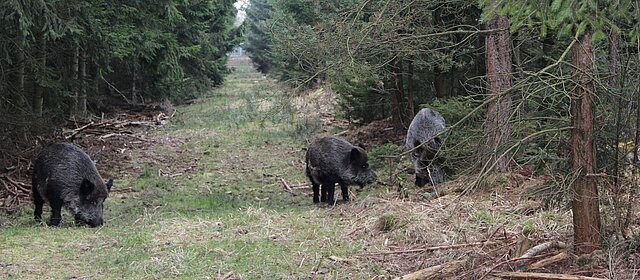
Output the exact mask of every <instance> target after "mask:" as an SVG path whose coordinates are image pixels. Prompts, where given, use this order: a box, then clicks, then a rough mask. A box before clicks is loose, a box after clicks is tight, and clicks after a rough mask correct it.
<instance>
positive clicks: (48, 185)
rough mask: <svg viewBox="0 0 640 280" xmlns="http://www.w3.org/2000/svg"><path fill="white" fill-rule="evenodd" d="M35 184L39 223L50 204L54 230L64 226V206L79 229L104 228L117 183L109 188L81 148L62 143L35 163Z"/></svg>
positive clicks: (110, 182)
mask: <svg viewBox="0 0 640 280" xmlns="http://www.w3.org/2000/svg"><path fill="white" fill-rule="evenodd" d="M32 184H33V185H32V188H31V189H32V195H33V202H34V204H35V212H34V217H35V219H36V221H40V220H41V219H42V206H43V204H44V202H45V201H46V202H48V203H49V206H50V207H51V218H50V219H49V223H48V224H49V225H51V226H58V225H60V222H61V221H62V214H61V210H62V206H64V207H65V208H67V209H69V211H70V212H71V213H72V214H73V216H74V219H75V222H76V224H77V225H82V224H87V225H89V226H91V227H96V226H100V225H102V224H103V222H104V220H103V216H102V210H103V203H104V201H105V199H106V198H107V196H108V195H109V191H110V190H111V187H112V185H113V179H109V182H107V183H106V184H105V182H104V181H103V180H102V177H100V174H98V170H97V169H96V166H95V164H94V162H93V161H92V160H91V159H90V158H89V156H88V155H87V154H86V153H85V152H83V151H82V150H81V149H80V148H78V147H77V146H75V145H73V144H68V143H60V144H53V145H51V146H49V147H47V148H45V149H44V150H42V151H41V152H40V153H39V154H38V156H37V158H36V159H35V161H34V167H33V176H32Z"/></svg>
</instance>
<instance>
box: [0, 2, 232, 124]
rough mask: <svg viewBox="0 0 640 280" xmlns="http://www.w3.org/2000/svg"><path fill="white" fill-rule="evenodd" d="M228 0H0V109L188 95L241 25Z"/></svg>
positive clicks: (33, 112) (207, 80)
mask: <svg viewBox="0 0 640 280" xmlns="http://www.w3.org/2000/svg"><path fill="white" fill-rule="evenodd" d="M233 2H234V1H233V0H202V1H149V0H140V1H119V0H116V1H104V0H91V1H88V0H70V1H56V0H25V1H1V2H0V30H1V31H2V32H1V33H0V93H1V94H2V99H1V100H0V114H2V115H3V117H4V116H7V117H9V118H11V117H15V116H42V115H45V116H47V118H46V119H48V118H51V117H53V116H69V115H74V116H81V115H85V114H87V113H88V112H91V111H98V110H100V109H103V108H108V107H110V106H112V105H113V104H139V103H142V102H150V101H154V100H159V99H165V98H167V99H170V100H181V99H188V98H192V97H194V96H196V95H197V94H198V92H201V89H202V88H203V87H210V86H215V85H218V84H220V83H222V80H223V76H224V74H225V73H226V72H227V71H228V70H227V68H226V53H227V52H228V51H230V50H231V49H232V47H233V46H234V45H235V44H237V41H238V40H239V39H240V35H241V32H240V29H239V28H234V27H233V23H234V17H235V14H236V9H235V8H234V6H233ZM1 124H2V127H3V128H5V129H6V127H7V126H8V125H12V124H11V123H1Z"/></svg>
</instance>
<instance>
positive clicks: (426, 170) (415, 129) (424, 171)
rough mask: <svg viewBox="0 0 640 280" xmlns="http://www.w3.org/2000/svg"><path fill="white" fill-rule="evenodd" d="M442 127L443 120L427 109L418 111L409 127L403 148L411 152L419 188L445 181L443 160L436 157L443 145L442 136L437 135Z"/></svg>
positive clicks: (438, 114)
mask: <svg viewBox="0 0 640 280" xmlns="http://www.w3.org/2000/svg"><path fill="white" fill-rule="evenodd" d="M444 127H445V124H444V118H442V116H441V115H440V113H438V112H436V111H434V110H431V109H429V108H424V109H422V110H420V112H418V114H416V116H415V117H414V118H413V121H411V125H409V130H408V131H407V139H406V142H405V148H406V149H407V150H408V151H411V162H413V166H414V168H415V170H416V185H417V186H419V187H422V186H424V185H425V184H427V183H431V184H432V185H433V186H435V185H437V184H440V183H442V182H444V181H445V179H446V173H445V172H444V170H443V169H442V163H443V159H442V157H441V156H439V155H438V149H440V147H441V146H442V144H443V143H444V135H442V134H440V135H437V134H438V133H440V132H441V131H443V130H444ZM436 135H437V136H436ZM425 142H426V143H425Z"/></svg>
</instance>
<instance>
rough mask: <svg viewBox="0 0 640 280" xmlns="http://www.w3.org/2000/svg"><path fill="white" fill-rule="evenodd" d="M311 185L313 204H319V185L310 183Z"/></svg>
mask: <svg viewBox="0 0 640 280" xmlns="http://www.w3.org/2000/svg"><path fill="white" fill-rule="evenodd" d="M311 184H312V185H313V203H318V202H320V198H319V196H320V184H316V182H311ZM323 197H324V196H323ZM322 201H324V200H322Z"/></svg>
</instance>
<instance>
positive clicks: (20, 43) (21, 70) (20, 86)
mask: <svg viewBox="0 0 640 280" xmlns="http://www.w3.org/2000/svg"><path fill="white" fill-rule="evenodd" d="M25 42H26V38H25V36H24V34H22V31H20V30H18V36H17V40H16V45H17V52H16V59H17V60H18V75H17V89H16V90H17V91H18V94H19V95H20V100H23V102H24V103H23V104H24V105H26V104H29V102H27V101H26V100H28V98H27V97H26V95H25V92H24V80H25V72H26V71H25V69H26V65H27V63H26V61H25V46H26V43H25Z"/></svg>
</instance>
